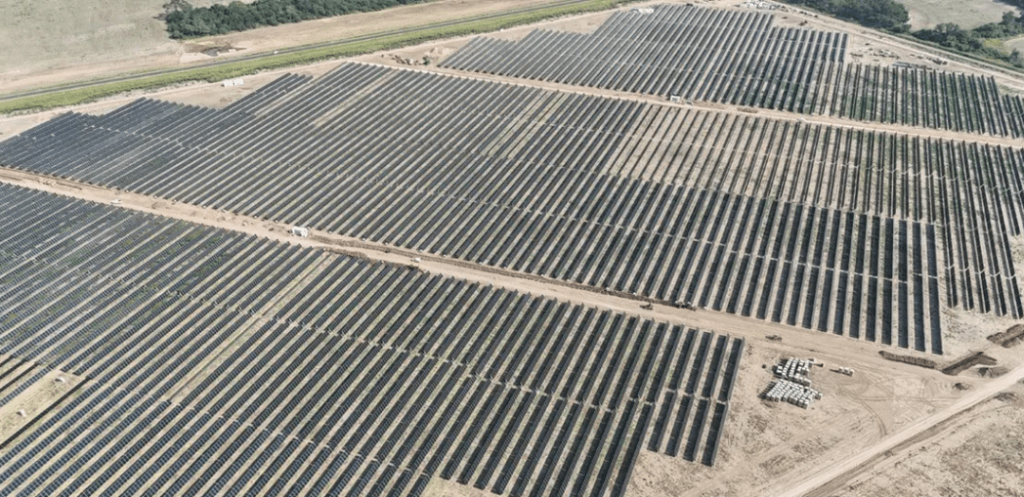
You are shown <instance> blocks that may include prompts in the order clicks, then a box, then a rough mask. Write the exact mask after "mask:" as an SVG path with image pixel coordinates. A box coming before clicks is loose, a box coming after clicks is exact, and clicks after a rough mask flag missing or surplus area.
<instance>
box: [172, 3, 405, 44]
mask: <svg viewBox="0 0 1024 497" xmlns="http://www.w3.org/2000/svg"><path fill="white" fill-rule="evenodd" d="M422 1H423V0H256V1H255V2H252V3H250V4H245V3H242V2H237V1H236V2H231V3H230V4H228V5H219V4H218V5H213V6H210V7H200V8H196V7H193V6H192V5H190V4H189V3H188V2H187V0H170V1H169V2H168V3H166V4H164V14H163V15H162V16H161V17H162V18H163V20H164V21H165V22H166V23H167V32H168V33H169V34H170V36H171V38H176V39H181V38H193V37H197V36H208V35H218V34H224V33H229V32H232V31H245V30H247V29H253V28H258V27H261V26H276V25H278V24H287V23H292V22H299V21H307V20H310V19H320V18H324V17H331V16H338V15H344V14H352V13H355V12H369V11H373V10H381V9H386V8H389V7H395V6H398V5H406V4H411V3H420V2H422Z"/></svg>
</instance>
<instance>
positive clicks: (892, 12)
mask: <svg viewBox="0 0 1024 497" xmlns="http://www.w3.org/2000/svg"><path fill="white" fill-rule="evenodd" d="M785 1H786V2H787V3H790V4H794V5H800V6H803V7H808V8H811V9H814V10H818V11H820V12H824V13H826V14H828V15H831V16H833V17H836V18H839V19H843V20H845V21H851V22H855V23H857V24H860V25H862V26H867V27H869V28H875V29H881V30H884V31H889V32H891V33H909V34H910V35H911V36H913V37H915V38H917V39H919V40H924V41H929V42H932V43H935V44H938V45H940V46H942V47H945V48H948V49H950V50H955V51H958V52H963V53H968V54H976V55H981V56H983V57H988V58H991V59H995V60H1001V61H1005V62H1008V63H1010V64H1012V65H1014V66H1016V67H1019V68H1024V55H1022V54H1021V52H1020V51H1018V50H1014V51H1012V52H1010V53H1006V52H1004V51H1002V50H999V49H998V48H994V47H992V46H990V45H986V44H985V40H991V39H1003V38H1010V37H1014V36H1021V35H1024V14H1021V15H1015V14H1014V13H1012V12H1007V13H1005V14H1003V19H1002V20H1001V21H999V22H990V23H988V24H985V25H982V26H978V27H976V28H974V29H964V28H961V27H960V26H959V25H957V24H953V23H946V24H939V25H938V26H936V27H934V28H932V29H920V30H917V31H913V32H911V31H910V24H908V23H909V21H910V15H909V14H908V13H907V9H906V7H904V6H903V4H901V3H899V2H897V1H896V0H785ZM1002 1H1003V3H1006V4H1009V5H1013V6H1015V7H1018V8H1019V9H1021V10H1022V11H1024V0H1002Z"/></svg>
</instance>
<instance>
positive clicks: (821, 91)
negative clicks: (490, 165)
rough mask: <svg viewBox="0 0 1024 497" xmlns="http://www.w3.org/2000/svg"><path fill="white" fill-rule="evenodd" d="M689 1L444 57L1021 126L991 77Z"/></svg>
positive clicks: (582, 77)
mask: <svg viewBox="0 0 1024 497" xmlns="http://www.w3.org/2000/svg"><path fill="white" fill-rule="evenodd" d="M774 21H775V17H774V16H773V15H771V14H766V13H755V12H750V11H734V10H723V9H714V8H706V7H697V6H693V5H658V6H654V7H650V8H638V9H632V10H628V11H619V12H616V13H614V14H612V16H611V17H610V18H609V19H608V20H607V21H606V22H605V23H604V24H602V25H601V26H600V27H599V28H598V29H597V30H596V31H594V32H593V33H587V34H582V33H572V32H561V31H551V30H535V31H532V32H531V33H530V34H528V35H527V36H526V37H524V38H523V39H522V40H518V41H510V40H502V39H492V38H485V37H479V38H474V39H473V40H472V41H470V42H469V43H468V44H467V45H466V46H464V47H463V48H461V49H460V50H459V51H458V52H456V53H455V54H453V55H451V56H450V57H448V58H447V59H445V60H444V61H442V62H441V66H442V67H447V68H452V69H460V70H467V71H477V72H482V73H488V74H498V75H502V76H513V77H520V78H528V79H535V80H543V81H553V82H557V83H565V84H571V85H578V86H590V87H596V88H605V89H610V90H616V91H624V92H633V93H643V94H648V95H659V96H663V97H666V98H667V97H673V96H675V97H679V98H680V99H685V100H699V101H706V102H715V103H722V104H731V105H740V106H748V107H758V108H766V109H776V110H784V111H789V112H799V113H804V114H825V115H831V116H837V117H844V118H851V119H858V120H865V121H874V122H883V123H898V124H906V125H913V126H924V127H928V128H935V129H948V130H954V131H964V132H972V133H987V134H991V135H999V136H1013V137H1021V136H1024V99H1022V98H1021V97H1020V96H1017V95H1007V94H1003V93H1002V92H1000V90H999V88H998V86H997V85H996V82H995V80H994V79H993V78H992V77H978V76H971V75H965V74H957V73H950V72H938V71H931V70H922V69H917V68H908V67H883V66H878V65H867V64H855V63H848V62H846V59H847V55H846V51H847V44H848V36H847V35H846V34H845V33H834V32H824V31H815V30H809V29H803V28H783V27H778V26H774Z"/></svg>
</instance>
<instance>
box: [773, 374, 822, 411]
mask: <svg viewBox="0 0 1024 497" xmlns="http://www.w3.org/2000/svg"><path fill="white" fill-rule="evenodd" d="M764 398H765V399H768V400H770V401H772V402H780V401H784V402H789V403H790V404H793V405H795V406H799V407H803V408H804V409H807V408H808V407H810V405H811V402H814V401H815V400H820V399H821V392H819V391H817V390H815V389H813V388H809V387H805V386H802V385H797V384H796V383H793V382H792V381H789V380H776V381H775V383H773V384H772V386H771V388H769V389H768V393H766V394H765V395H764Z"/></svg>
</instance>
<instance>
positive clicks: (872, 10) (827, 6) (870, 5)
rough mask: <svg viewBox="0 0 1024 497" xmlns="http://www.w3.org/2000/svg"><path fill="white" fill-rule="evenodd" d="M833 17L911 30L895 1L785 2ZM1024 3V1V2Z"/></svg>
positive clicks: (899, 31) (892, 28) (902, 11)
mask: <svg viewBox="0 0 1024 497" xmlns="http://www.w3.org/2000/svg"><path fill="white" fill-rule="evenodd" d="M785 1H786V2H787V3H791V4H794V5H800V6H803V7H807V8H810V9H814V10H817V11H820V12H824V13H826V14H828V15H830V16H832V17H835V18H838V19H842V20H844V21H851V22H855V23H857V24H860V25H862V26H867V27H869V28H875V29H883V30H886V31H891V32H894V33H905V32H907V31H909V30H910V24H908V23H909V22H910V14H909V13H907V8H906V7H904V6H903V4H901V3H898V2H896V1H895V0H785ZM1022 1H1024V0H1022Z"/></svg>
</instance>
